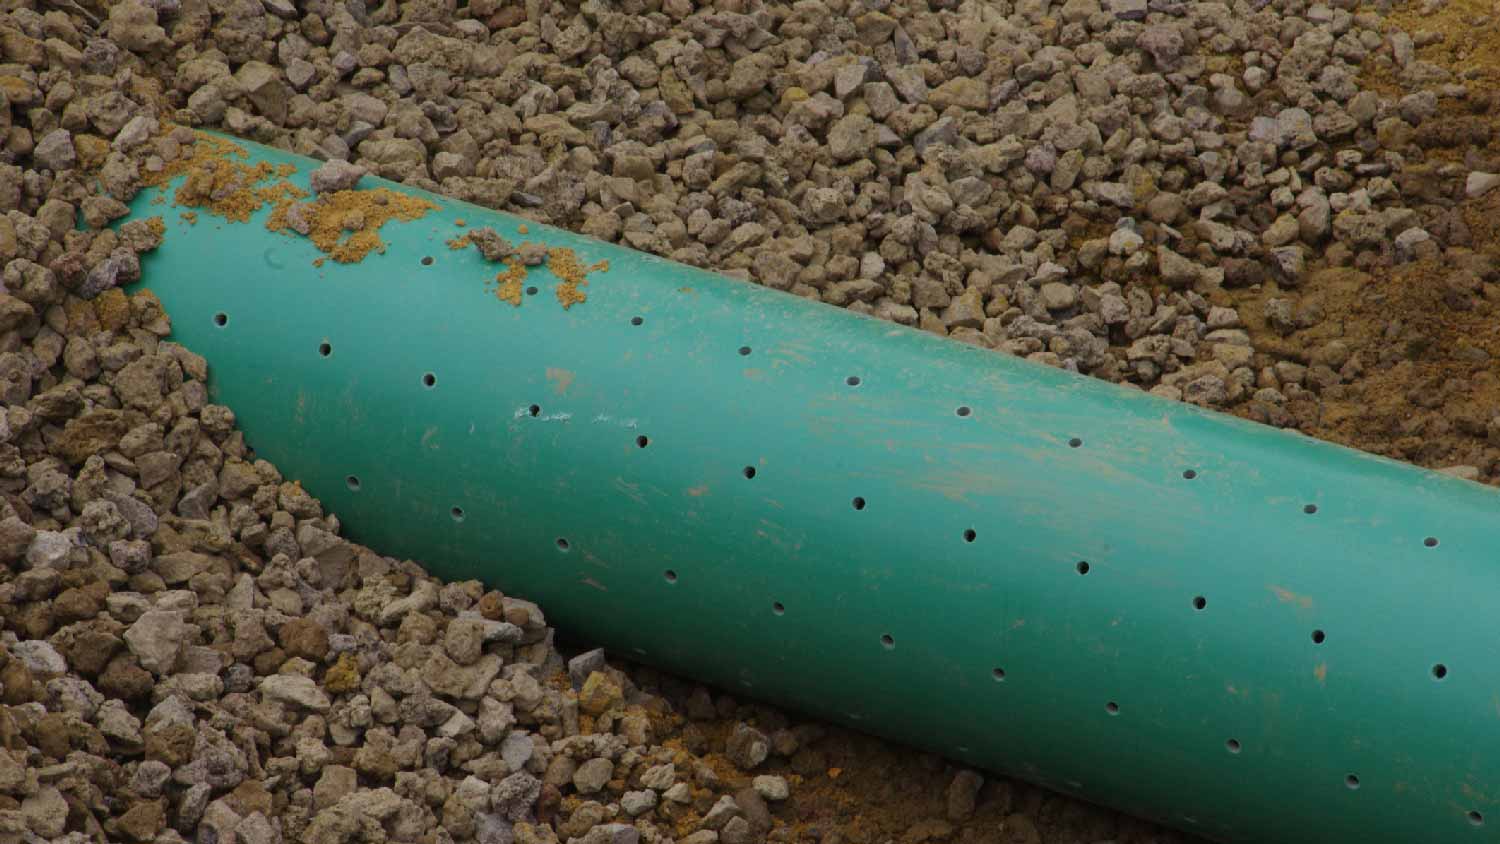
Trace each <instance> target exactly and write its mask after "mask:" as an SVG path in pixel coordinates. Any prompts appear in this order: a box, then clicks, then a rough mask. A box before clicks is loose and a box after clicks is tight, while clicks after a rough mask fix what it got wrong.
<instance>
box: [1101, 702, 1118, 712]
mask: <svg viewBox="0 0 1500 844" xmlns="http://www.w3.org/2000/svg"><path fill="white" fill-rule="evenodd" d="M1104 711H1105V712H1108V713H1109V714H1111V715H1119V714H1120V705H1119V704H1118V703H1115V702H1114V701H1110V702H1109V703H1106V704H1104Z"/></svg>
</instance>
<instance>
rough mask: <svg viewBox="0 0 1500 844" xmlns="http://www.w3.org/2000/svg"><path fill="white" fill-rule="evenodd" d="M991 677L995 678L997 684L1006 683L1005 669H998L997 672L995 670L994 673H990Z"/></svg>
mask: <svg viewBox="0 0 1500 844" xmlns="http://www.w3.org/2000/svg"><path fill="white" fill-rule="evenodd" d="M990 676H991V677H994V678H995V682H997V683H1004V682H1005V669H1004V668H996V669H995V670H993V671H991V672H990Z"/></svg>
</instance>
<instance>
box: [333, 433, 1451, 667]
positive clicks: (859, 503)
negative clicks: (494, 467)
mask: <svg viewBox="0 0 1500 844" xmlns="http://www.w3.org/2000/svg"><path fill="white" fill-rule="evenodd" d="M533 407H535V406H534V405H533ZM642 439H644V437H643V438H642ZM643 447H644V446H643ZM745 476H746V477H747V478H753V477H755V467H753V466H746V467H745ZM344 481H345V484H346V485H347V486H348V488H349V490H350V491H351V492H359V491H360V487H361V484H360V480H359V477H358V476H356V475H349V476H348V477H347V478H345V479H344ZM852 504H853V507H854V509H856V510H863V509H865V506H866V505H865V499H863V498H860V497H856V498H855V499H854V500H853V502H852ZM449 515H451V516H452V517H453V520H454V521H455V522H462V521H463V520H464V518H465V514H464V509H463V508H462V507H454V508H453V509H452V510H450V511H449ZM973 534H974V531H973V530H968V531H965V532H964V536H965V539H967V540H968V541H970V542H972V541H973ZM557 547H558V549H559V550H562V551H567V550H569V549H570V548H571V547H572V546H571V545H570V544H569V542H568V540H567V539H564V538H559V539H558V540H557ZM1074 570H1076V571H1077V572H1078V573H1079V574H1080V575H1086V574H1088V573H1089V572H1090V571H1092V570H1093V569H1092V566H1090V565H1089V563H1088V561H1087V560H1080V561H1078V563H1076V564H1075V565H1074ZM666 580H667V582H668V583H676V582H677V573H676V572H675V571H672V570H670V569H668V570H667V572H666ZM1207 608H1208V599H1207V598H1205V597H1203V596H1202V595H1198V596H1196V597H1194V598H1193V609H1195V610H1199V611H1202V610H1205V609H1207ZM772 609H773V610H774V612H775V613H776V614H777V615H783V614H785V613H786V607H785V606H784V605H783V604H782V603H781V602H780V601H777V602H775V603H774V604H772ZM1327 640H1328V634H1327V633H1325V632H1324V631H1323V630H1321V629H1319V630H1314V631H1313V632H1312V641H1313V644H1315V645H1321V644H1323V643H1324V642H1325V641H1327ZM880 642H881V644H882V645H884V646H885V647H886V648H888V649H889V648H893V647H895V644H896V643H895V639H893V638H892V637H891V636H890V635H889V634H886V635H882V636H881V637H880ZM994 676H995V679H996V680H1004V679H1005V671H1004V670H1003V669H1000V668H996V669H995V670H994ZM1447 677H1448V666H1447V665H1445V664H1443V663H1441V662H1439V663H1437V664H1435V665H1433V666H1432V678H1433V679H1434V680H1444V679H1446V678H1447Z"/></svg>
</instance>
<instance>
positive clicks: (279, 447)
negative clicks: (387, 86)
mask: <svg viewBox="0 0 1500 844" xmlns="http://www.w3.org/2000/svg"><path fill="white" fill-rule="evenodd" d="M246 146H247V147H250V148H252V149H254V151H255V154H256V155H257V156H258V157H263V158H264V159H266V160H269V161H272V162H274V163H281V162H293V163H295V164H297V165H298V166H299V168H301V170H300V172H299V173H298V174H297V175H296V176H294V177H293V180H294V181H297V182H299V183H302V184H305V182H306V172H307V170H308V168H309V167H311V166H315V163H314V162H309V161H308V160H306V159H302V158H298V157H294V156H290V155H287V154H284V153H280V152H276V151H272V150H269V149H265V148H262V147H254V146H253V145H249V144H247V145H246ZM376 184H380V183H379V182H378V180H373V179H371V180H367V181H366V183H364V185H363V186H366V187H368V186H374V185H376ZM402 190H405V189H404V188H402ZM409 192H412V193H417V192H415V191H409ZM430 198H432V199H433V201H435V202H437V203H438V204H439V205H440V206H441V210H440V211H438V212H436V213H433V214H431V215H429V216H427V217H426V218H423V219H421V220H419V221H416V222H413V223H404V224H391V225H388V226H386V227H385V229H384V230H383V235H384V237H385V239H386V240H387V241H388V242H389V243H390V248H389V250H388V251H387V252H386V254H384V255H373V256H371V257H370V258H368V259H366V260H365V261H364V262H363V263H360V264H357V265H350V266H340V265H335V264H333V263H331V262H330V263H328V264H325V265H324V266H322V267H321V268H315V267H314V266H313V264H312V262H313V259H314V258H316V257H318V253H317V252H316V250H315V249H314V248H313V247H312V246H311V245H310V244H309V243H307V242H306V241H303V240H301V239H298V238H295V237H289V236H284V235H278V234H272V233H269V232H267V231H266V230H265V229H264V228H263V226H262V225H260V223H261V221H262V218H263V215H262V216H258V217H257V218H255V220H254V221H252V223H251V224H248V225H236V224H230V223H225V222H223V221H221V220H218V219H216V218H213V217H209V216H207V215H202V216H201V218H200V220H199V222H198V223H197V225H194V226H189V225H186V224H184V223H183V222H182V221H181V220H179V219H178V217H177V214H176V209H173V208H171V207H170V206H152V205H150V204H149V203H150V201H151V199H152V194H151V193H147V194H143V195H142V196H141V197H140V198H138V199H137V200H136V206H135V210H136V213H137V214H140V215H152V214H162V216H163V218H164V220H165V222H166V224H167V229H168V233H167V237H166V243H165V245H164V246H163V247H162V248H161V249H159V250H158V251H157V252H156V253H154V254H152V255H151V256H149V257H147V258H146V260H145V261H144V265H143V271H144V282H143V284H144V286H147V287H149V288H150V289H152V290H153V291H155V293H156V294H157V295H158V296H160V298H161V299H162V301H163V302H164V304H165V305H166V308H167V311H168V313H169V314H170V315H171V317H172V320H173V326H174V339H177V340H179V341H180V342H182V343H183V344H185V345H186V346H188V347H189V348H191V349H193V350H195V351H197V352H199V353H201V354H203V355H205V356H206V357H207V358H208V360H209V362H210V366H211V386H212V391H213V396H214V399H215V400H217V401H221V402H224V403H227V404H228V405H230V406H231V407H233V408H234V410H235V412H236V414H237V415H238V418H239V421H240V424H241V426H242V427H243V429H244V431H245V432H246V435H247V439H248V441H249V442H250V444H251V445H252V446H253V447H254V448H255V449H256V450H257V452H258V453H259V455H261V456H263V457H266V458H268V459H270V460H272V461H274V462H276V463H277V464H278V465H279V466H280V468H281V469H282V470H283V472H285V473H286V475H287V476H288V477H292V478H299V479H300V480H301V481H302V482H303V484H304V485H305V486H306V487H307V488H308V489H309V490H310V491H311V492H312V493H314V494H315V495H317V496H319V497H320V498H321V499H322V500H323V501H324V503H325V504H326V505H327V506H328V507H329V508H331V509H332V510H333V511H335V512H337V513H338V514H339V516H340V518H341V519H342V520H343V523H344V525H345V528H346V533H347V534H348V535H349V536H351V537H352V538H354V539H356V540H358V541H360V542H362V543H365V544H368V545H370V546H373V547H375V548H377V549H379V550H381V551H382V552H383V553H388V554H393V555H404V556H407V557H410V558H413V559H417V560H420V561H422V562H423V563H425V564H426V565H427V566H429V567H430V569H431V570H432V571H434V572H435V573H438V574H441V575H443V576H445V577H449V578H479V579H481V580H484V581H486V582H488V583H491V584H494V585H496V586H498V587H499V588H501V589H504V590H506V591H507V592H514V593H517V594H520V595H524V596H526V597H529V598H532V599H535V600H537V601H539V602H541V604H542V606H543V607H545V609H546V611H547V613H548V618H549V620H550V621H551V622H552V623H554V624H557V625H559V626H560V627H562V628H564V629H565V630H567V631H569V632H570V633H571V634H573V635H575V636H578V637H581V638H583V639H585V640H592V641H597V642H600V643H602V644H604V645H606V646H607V647H609V648H610V649H612V650H613V651H614V652H615V653H618V654H622V655H626V656H630V657H632V658H636V659H639V660H642V661H646V662H651V663H655V664H658V665H660V666H663V667H666V668H669V669H672V670H674V671H678V672H681V673H683V674H686V675H689V676H692V677H697V678H701V679H703V680H706V681H711V682H714V683H717V684H720V685H722V686H724V687H726V688H728V689H730V690H732V691H736V692H738V693H741V694H744V695H749V696H755V697H760V698H764V699H767V700H771V701H776V702H779V703H782V704H784V705H787V706H790V707H794V708H796V709H799V710H803V711H805V712H808V713H813V714H816V715H820V716H823V717H826V718H828V719H831V720H834V721H838V722H842V723H845V724H848V725H850V726H853V727H856V728H859V729H863V730H868V731H871V732H876V733H881V734H885V735H888V736H893V737H895V738H898V739H902V740H905V741H908V742H911V743H913V744H916V745H920V746H923V747H927V748H932V749H935V750H938V751H941V752H943V753H945V754H947V755H948V756H950V757H952V758H954V759H958V760H962V761H964V762H967V763H970V764H973V765H976V766H980V767H983V768H986V769H989V770H992V771H997V772H1001V773H1005V774H1010V775H1014V776H1017V777H1020V778H1023V779H1027V780H1031V781H1034V782H1037V783H1041V784H1043V785H1046V786H1050V787H1052V788H1055V789H1057V790H1059V791H1063V792H1066V793H1070V794H1074V795H1078V796H1080V797H1083V798H1085V799H1088V800H1092V801H1096V802H1101V803H1105V804H1108V805H1112V806H1115V807H1119V808H1122V809H1125V810H1128V811H1131V812H1134V813H1137V814H1140V815H1143V816H1146V817H1150V818H1154V819H1157V820H1159V821H1162V822H1165V823H1167V824H1171V825H1173V826H1177V827H1181V828H1183V829H1187V830H1191V831H1194V832H1196V833H1198V834H1200V835H1204V836H1206V837H1210V838H1216V839H1222V840H1225V841H1267V842H1272V841H1275V842H1295V841H1324V842H1355V841H1357V842H1416V841H1421V842H1448V841H1493V840H1497V838H1500V836H1497V831H1500V805H1497V797H1500V793H1497V787H1500V752H1497V751H1500V746H1497V745H1500V742H1497V739H1500V658H1497V652H1496V650H1497V649H1496V644H1495V643H1496V640H1497V637H1496V628H1497V620H1500V565H1497V559H1496V558H1497V555H1500V520H1497V518H1496V515H1497V513H1500V498H1497V496H1496V495H1495V494H1494V492H1493V491H1491V490H1489V489H1486V488H1483V487H1480V486H1478V485H1474V484H1469V483H1465V482H1461V481H1456V480H1453V479H1450V478H1446V477H1443V476H1440V475H1437V474H1434V473H1429V472H1425V471H1420V470H1417V469H1413V468H1410V467H1407V466H1403V465H1399V464H1396V463H1393V462H1389V461H1385V460H1381V459H1376V458H1372V457H1369V456H1366V455H1362V454H1359V453H1356V452H1353V451H1349V450H1345V449H1341V448H1337V447H1334V446H1330V445H1327V444H1323V443H1319V442H1315V441H1312V440H1309V439H1306V438H1304V437H1301V436H1298V435H1295V434H1287V433H1283V432H1279V431H1275V430H1272V429H1268V428H1263V427H1259V426H1255V425H1252V424H1249V423H1245V422H1242V421H1239V420H1236V419H1233V418H1230V417H1226V416H1222V415H1217V414H1213V413H1208V412H1204V411H1200V410H1197V409H1195V408H1192V407H1188V406H1185V405H1181V404H1176V403H1171V402H1166V401H1162V400H1158V399H1155V398H1153V397H1150V396H1146V395H1144V394H1141V393H1139V392H1134V391H1129V390H1126V389H1122V388H1117V387H1114V386H1111V385H1108V384H1104V383H1101V382H1098V381H1094V380H1090V379H1086V378H1082V377H1077V376H1073V375H1070V374H1068V373H1065V372H1061V371H1057V370H1053V369H1048V368H1044V367H1040V366H1036V365H1032V364H1028V363H1026V362H1024V361H1020V360H1016V359H1013V358H1008V357H1004V356H1002V355H999V354H995V353H992V352H986V351H983V350H979V349H975V348H971V347H968V346H964V345H960V344H957V343H951V342H947V341H945V340H941V339H939V338H935V337H932V336H930V335H926V334H923V333H920V332H917V331H913V330H909V329H906V328H902V327H899V326H893V325H891V324H888V323H884V322H879V321H876V320H872V319H868V318H864V317H861V316H858V315H855V314H851V313H848V312H846V311H842V310H839V309H835V308H832V307H826V306H823V305H819V304H814V303H809V302H807V301H804V300H802V299H798V298H795V297H792V296H788V295H784V294H780V293H777V292H774V291H770V290H767V289H764V288H761V287H757V286H754V285H750V284H745V283H741V282H737V281H733V280H730V279H727V278H724V277H721V276H717V275H714V274H710V273H706V272H702V271H699V270H695V269H692V268H689V267H685V266H681V265H677V264H673V263H670V262H667V261H664V260H661V259H657V258H654V257H651V256H648V255H644V254H639V253H635V252H631V251H628V250H624V249H621V248H617V247H613V246H610V245H607V244H604V243H600V242H597V241H594V240H590V239H587V238H583V237H578V236H574V235H571V234H568V233H565V232H562V231H559V230H556V229H551V228H547V227H544V226H539V225H536V224H534V223H533V224H529V225H530V234H529V235H520V234H518V232H517V226H518V225H519V224H521V223H522V221H521V220H520V219H518V218H514V217H511V216H507V215H503V214H499V213H496V212H492V211H488V210H484V209H481V208H477V207H474V206H471V205H466V204H464V203H459V202H452V201H447V200H444V199H440V198H437V197H430ZM459 218H461V219H463V220H465V221H467V223H468V225H469V226H470V227H474V226H479V225H492V226H494V227H495V228H496V229H497V230H498V231H500V232H501V233H502V234H503V235H505V236H506V237H508V238H509V239H510V240H511V241H512V242H513V243H520V242H523V241H526V240H541V241H544V242H546V243H547V244H549V245H553V246H567V247H570V248H572V249H574V250H576V252H577V253H578V255H579V258H580V260H581V261H583V262H584V263H585V264H588V263H592V262H594V261H596V260H599V259H608V260H609V261H610V269H609V270H608V271H607V272H596V273H594V274H592V276H591V278H590V284H589V285H588V288H587V290H588V294H589V299H588V301H587V302H586V303H584V304H581V305H578V306H575V307H574V308H572V309H571V310H568V311H564V310H563V309H562V308H561V307H560V306H559V305H558V303H557V301H556V300H555V299H554V297H553V286H554V279H553V278H552V277H551V276H550V274H548V273H547V272H545V271H544V270H539V269H537V270H533V272H532V273H531V276H530V279H529V280H528V283H531V284H535V285H536V286H537V287H538V288H539V292H538V293H537V295H535V296H529V297H527V298H526V300H525V303H524V305H523V306H522V307H520V308H514V307H511V306H510V305H508V304H505V303H502V302H500V301H498V300H497V299H496V298H495V297H494V296H493V295H492V294H491V293H490V292H488V291H487V288H486V286H485V281H486V280H487V279H490V278H492V277H493V276H494V274H495V272H496V267H495V266H493V265H487V264H485V263H483V262H482V260H481V259H480V257H479V255H478V254H477V252H476V251H475V250H473V249H467V250H463V251H452V250H449V249H447V248H446V247H445V246H444V242H445V241H446V240H448V239H449V238H452V237H454V236H455V235H456V234H458V233H460V232H461V231H462V229H460V228H458V227H456V226H455V224H454V221H455V220H456V219H459ZM424 257H431V258H433V259H434V260H433V261H432V263H431V264H430V265H424V264H423V259H424ZM220 313H222V314H225V315H226V317H227V322H226V324H225V325H223V326H219V325H216V323H215V319H214V317H215V315H216V314H220ZM636 318H639V319H640V324H639V325H636V324H633V322H632V321H633V320H634V319H636ZM323 343H327V344H329V347H330V349H329V351H330V354H328V355H327V356H324V355H322V354H320V348H319V347H320V344H323ZM741 347H748V349H749V354H742V353H741ZM426 373H432V375H433V376H434V377H435V385H434V386H432V387H427V386H424V383H423V378H424V374H426ZM851 376H854V377H857V378H858V379H859V383H858V385H857V386H851V385H850V384H849V382H848V379H849V378H850V377H851ZM533 405H535V406H537V407H538V411H537V413H536V414H535V415H533V413H532V411H531V407H532V406H533ZM960 408H969V409H971V411H970V413H969V415H967V416H964V415H960V411H959V409H960ZM638 437H647V438H649V439H648V440H647V441H646V446H645V447H644V448H642V447H640V446H639V445H638V439H637V438H638ZM746 467H753V468H754V469H755V473H754V477H753V478H747V477H746V472H745V470H746ZM1188 475H1191V477H1188ZM350 477H355V478H357V479H358V490H357V491H355V490H353V489H351V486H350V484H349V483H348V482H347V479H348V478H350ZM856 498H861V499H863V501H864V507H863V509H856V507H855V506H854V500H855V499H856ZM1307 505H1315V506H1316V512H1315V513H1308V512H1306V509H1307ZM454 508H460V510H455V509H454ZM460 512H461V518H459V517H458V515H459V513H460ZM966 531H973V532H974V533H973V534H972V537H973V539H972V541H968V540H967V539H966V533H965V532H966ZM1429 537H1431V538H1433V539H1435V540H1436V543H1437V544H1436V545H1435V546H1433V547H1428V544H1427V542H1428V541H1429V540H1428V538H1429ZM559 540H564V541H565V543H566V548H564V547H563V546H562V545H561V544H560V542H559ZM1084 562H1086V563H1087V567H1086V570H1087V573H1086V574H1081V573H1080V571H1081V570H1082V568H1083V567H1081V566H1080V563H1084ZM1199 598H1201V599H1203V602H1202V608H1201V609H1199V608H1197V606H1195V601H1196V600H1197V599H1199ZM1315 631H1323V634H1322V635H1323V636H1324V637H1326V638H1324V640H1323V641H1321V643H1319V642H1315V641H1314V632H1315ZM882 637H889V638H887V639H883V638H882ZM1438 665H1442V666H1445V668H1446V674H1445V676H1444V677H1443V678H1442V679H1437V678H1436V677H1435V676H1434V670H1435V666H1438ZM997 669H1000V670H1002V671H1003V679H1002V678H1001V675H999V674H997ZM1231 742H1235V743H1237V744H1234V745H1231ZM1232 747H1233V748H1237V751H1238V752H1233V751H1232V749H1231V748H1232ZM1351 775H1352V776H1353V777H1357V785H1358V787H1357V788H1353V787H1351V786H1352V785H1354V784H1355V782H1356V781H1355V780H1350V779H1349V777H1350V776H1351ZM1470 813H1479V814H1474V815H1471V814H1470Z"/></svg>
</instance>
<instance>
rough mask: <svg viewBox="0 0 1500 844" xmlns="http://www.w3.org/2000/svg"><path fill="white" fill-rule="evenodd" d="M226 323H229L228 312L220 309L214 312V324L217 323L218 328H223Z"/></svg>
mask: <svg viewBox="0 0 1500 844" xmlns="http://www.w3.org/2000/svg"><path fill="white" fill-rule="evenodd" d="M228 324H229V314H226V313H224V312H223V311H220V312H219V313H216V314H214V325H217V326H219V327H220V328H223V327H224V326H226V325H228Z"/></svg>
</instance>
